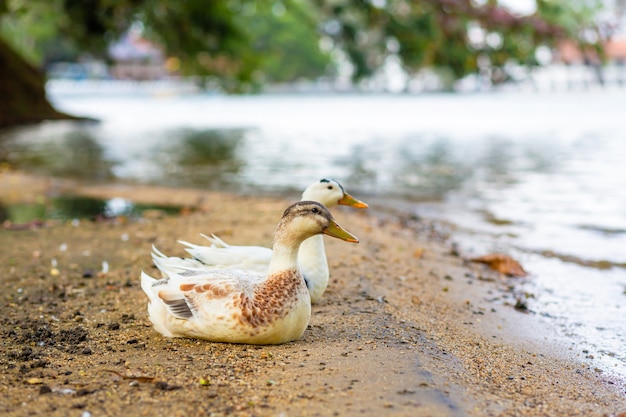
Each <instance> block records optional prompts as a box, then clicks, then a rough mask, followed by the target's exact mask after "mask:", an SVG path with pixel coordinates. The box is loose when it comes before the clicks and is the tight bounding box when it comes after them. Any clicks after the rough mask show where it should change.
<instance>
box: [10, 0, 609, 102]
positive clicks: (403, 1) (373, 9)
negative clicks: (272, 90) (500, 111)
mask: <svg viewBox="0 0 626 417" xmlns="http://www.w3.org/2000/svg"><path fill="white" fill-rule="evenodd" d="M536 2H537V12H536V13H535V14H534V15H532V16H516V15H513V14H511V13H510V12H508V11H507V10H506V9H504V8H502V7H499V6H498V2H497V1H495V0H489V1H486V2H475V1H472V0H420V1H409V0H369V1H368V0H316V1H315V2H308V1H306V0H258V1H254V2H250V1H244V0H211V1H206V0H184V1H171V0H28V1H26V0H0V37H1V38H3V39H5V40H8V42H9V43H10V45H12V46H13V47H14V48H16V49H17V50H19V51H20V52H21V54H22V55H23V56H26V57H28V59H29V61H30V62H33V63H37V64H41V63H43V62H45V61H46V60H57V59H62V58H63V59H68V58H76V57H77V56H78V54H79V53H80V52H81V51H88V52H89V53H90V54H91V55H94V56H101V57H102V56H105V55H106V47H107V45H109V44H110V43H111V42H112V41H115V40H116V39H119V38H120V37H121V36H122V35H123V34H124V32H125V31H127V30H128V29H129V28H130V27H131V25H135V26H140V27H142V28H143V30H144V36H146V37H147V38H149V39H151V40H153V41H154V42H155V43H156V44H158V45H160V46H162V47H163V48H164V51H165V53H166V54H167V55H168V56H171V57H175V58H178V60H179V62H180V64H181V69H182V70H183V71H184V72H186V73H190V74H196V75H203V76H208V77H210V79H214V80H218V81H219V84H220V85H221V86H222V87H223V88H224V89H226V90H229V91H245V90H249V89H250V88H251V87H254V86H255V85H258V84H260V83H264V82H289V81H295V80H298V79H300V78H310V79H314V78H316V77H319V76H322V75H324V74H328V73H329V72H332V68H333V66H332V60H331V54H330V51H328V50H324V51H322V50H321V49H320V39H321V38H324V39H326V40H331V41H330V44H331V45H332V47H334V48H336V49H340V50H341V51H343V53H344V54H345V56H347V57H348V59H349V60H350V62H351V63H352V65H353V67H354V73H353V77H354V79H355V80H359V79H362V78H365V77H367V76H369V75H372V74H373V73H374V72H375V71H377V70H378V69H379V68H380V67H381V66H382V65H383V64H384V62H385V61H386V58H387V57H389V56H397V57H398V58H399V60H400V62H401V63H402V65H403V67H404V69H405V70H406V71H407V72H408V73H409V74H415V73H417V72H419V71H420V70H422V69H424V68H440V69H442V70H444V71H447V72H448V73H450V74H452V76H453V77H454V78H460V77H463V76H465V75H467V74H471V73H474V72H476V71H477V70H479V69H480V70H483V69H485V68H487V69H489V70H490V71H492V70H499V71H492V72H494V73H498V74H501V73H502V71H504V69H505V68H506V65H507V64H508V63H510V62H517V63H520V64H524V65H536V64H537V63H536V60H535V58H534V54H535V50H536V49H537V48H538V47H539V46H542V45H548V46H552V45H555V44H556V43H557V42H559V41H560V40H562V39H565V38H570V39H575V40H576V41H577V42H578V43H579V45H581V46H582V47H585V46H587V45H590V44H592V43H593V39H594V36H595V37H596V38H597V36H598V33H599V32H598V30H597V28H596V27H595V23H594V17H595V15H596V13H597V11H598V10H599V8H600V3H601V2H600V0H536ZM472 27H478V28H480V29H481V30H482V31H483V32H484V34H485V36H491V39H496V40H497V41H496V42H491V43H490V42H478V43H477V42H474V41H472V39H470V37H469V35H468V34H469V30H470V29H471V28H472ZM326 43H329V42H326ZM498 79H500V80H504V79H506V77H501V76H499V77H498V78H497V79H494V81H498Z"/></svg>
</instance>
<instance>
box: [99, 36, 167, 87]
mask: <svg viewBox="0 0 626 417" xmlns="http://www.w3.org/2000/svg"><path fill="white" fill-rule="evenodd" d="M109 57H110V58H111V60H112V61H113V64H112V65H111V67H110V68H109V73H110V76H111V77H112V78H115V79H119V80H140V81H145V80H158V79H161V78H163V77H165V76H166V75H167V70H166V67H165V55H164V53H163V50H162V49H161V48H160V47H158V46H157V45H155V44H153V43H152V42H150V41H148V40H146V39H145V38H144V37H143V36H142V35H141V33H140V31H137V30H132V29H131V30H129V31H128V32H127V33H126V34H125V35H124V36H123V37H122V39H120V40H119V41H117V42H115V43H113V44H112V45H111V46H110V47H109Z"/></svg>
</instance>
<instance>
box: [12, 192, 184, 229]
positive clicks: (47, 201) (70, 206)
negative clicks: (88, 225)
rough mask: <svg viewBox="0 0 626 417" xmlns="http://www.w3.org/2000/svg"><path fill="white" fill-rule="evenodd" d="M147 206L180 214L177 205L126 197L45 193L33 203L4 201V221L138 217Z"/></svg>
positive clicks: (14, 223) (21, 222) (19, 223)
mask: <svg viewBox="0 0 626 417" xmlns="http://www.w3.org/2000/svg"><path fill="white" fill-rule="evenodd" d="M146 210H152V211H154V210H157V211H159V212H162V213H167V214H178V213H179V212H180V210H181V208H180V207H177V206H160V205H146V204H135V203H133V202H131V201H129V200H126V199H123V198H112V199H110V200H102V199H97V198H91V197H79V196H72V195H62V196H57V197H42V198H40V199H39V201H37V202H33V203H18V204H11V205H3V204H0V223H4V222H7V223H6V224H7V225H23V224H28V223H29V222H33V221H38V220H49V219H52V220H72V219H91V220H96V219H105V218H115V217H118V216H124V217H138V216H141V215H142V214H143V213H144V212H145V211H146Z"/></svg>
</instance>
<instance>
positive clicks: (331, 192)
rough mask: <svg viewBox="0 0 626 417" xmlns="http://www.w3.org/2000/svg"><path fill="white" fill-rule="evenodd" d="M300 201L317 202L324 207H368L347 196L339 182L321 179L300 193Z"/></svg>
mask: <svg viewBox="0 0 626 417" xmlns="http://www.w3.org/2000/svg"><path fill="white" fill-rule="evenodd" d="M302 200H303V201H304V200H310V201H317V202H319V203H322V204H323V205H325V206H326V207H335V206H336V205H339V204H342V205H345V206H350V207H355V208H367V207H368V205H367V204H366V203H364V202H363V201H360V200H357V199H356V198H354V197H352V196H351V195H350V194H348V193H347V192H346V190H344V188H343V186H342V185H341V184H339V182H337V181H335V180H333V179H330V178H322V179H321V180H319V181H316V182H314V183H313V184H311V185H309V186H308V187H307V189H306V190H304V192H303V193H302Z"/></svg>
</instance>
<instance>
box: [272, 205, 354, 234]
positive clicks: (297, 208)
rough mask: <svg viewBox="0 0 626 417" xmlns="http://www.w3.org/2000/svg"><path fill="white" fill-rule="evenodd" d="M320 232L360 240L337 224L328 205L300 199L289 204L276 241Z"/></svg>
mask: <svg viewBox="0 0 626 417" xmlns="http://www.w3.org/2000/svg"><path fill="white" fill-rule="evenodd" d="M318 234H326V235H329V236H332V237H336V238H338V239H341V240H345V241H347V242H355V243H358V242H359V239H358V238H357V237H356V236H354V235H353V234H351V233H350V232H348V231H347V230H345V229H344V228H342V227H341V226H339V225H338V224H337V222H336V221H335V219H333V216H332V215H331V214H330V211H328V209H327V208H326V207H324V206H323V205H322V204H320V203H318V202H316V201H299V202H297V203H295V204H292V205H291V206H289V207H288V208H287V209H286V210H285V212H284V213H283V217H282V219H281V220H280V223H279V224H278V228H277V230H276V236H275V241H276V240H277V239H280V240H288V241H303V240H305V239H308V238H309V237H311V236H314V235H318Z"/></svg>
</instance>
